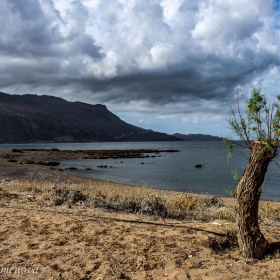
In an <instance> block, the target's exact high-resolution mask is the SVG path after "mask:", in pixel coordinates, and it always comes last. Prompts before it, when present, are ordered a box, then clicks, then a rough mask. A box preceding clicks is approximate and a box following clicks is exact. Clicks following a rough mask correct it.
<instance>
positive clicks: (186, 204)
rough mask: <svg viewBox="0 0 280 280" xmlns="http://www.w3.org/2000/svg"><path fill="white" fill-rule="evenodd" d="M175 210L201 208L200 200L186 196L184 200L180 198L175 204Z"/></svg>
mask: <svg viewBox="0 0 280 280" xmlns="http://www.w3.org/2000/svg"><path fill="white" fill-rule="evenodd" d="M174 206H175V208H178V209H179V210H186V209H188V210H193V209H195V208H196V207H198V206H199V199H198V198H197V197H192V196H190V195H186V196H184V197H182V198H179V199H178V200H176V201H175V202H174Z"/></svg>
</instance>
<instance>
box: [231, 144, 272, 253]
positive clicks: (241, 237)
mask: <svg viewBox="0 0 280 280" xmlns="http://www.w3.org/2000/svg"><path fill="white" fill-rule="evenodd" d="M270 153H271V151H270V150H269V149H267V148H265V146H264V144H262V143H260V142H254V143H253V147H252V151H251V155H250V158H249V161H248V163H247V166H246V169H245V171H244V174H243V177H242V178H241V180H240V181H239V183H238V186H237V190H236V194H237V202H238V211H237V227H238V243H239V248H240V251H241V254H242V256H243V257H246V258H255V259H262V258H263V257H264V255H265V251H266V249H267V247H268V242H267V240H266V239H265V238H264V236H263V234H262V233H261V231H260V228H259V223H258V209H259V200H260V195H261V187H262V183H263V181H264V177H265V173H266V171H267V167H268V164H269V162H270V161H271V157H270Z"/></svg>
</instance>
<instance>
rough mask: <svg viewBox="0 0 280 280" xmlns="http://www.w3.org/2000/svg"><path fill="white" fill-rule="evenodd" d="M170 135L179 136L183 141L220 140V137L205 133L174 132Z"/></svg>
mask: <svg viewBox="0 0 280 280" xmlns="http://www.w3.org/2000/svg"><path fill="white" fill-rule="evenodd" d="M172 136H175V137H177V138H180V139H182V140H184V141H222V138H221V137H218V136H212V135H206V134H180V133H174V134H172Z"/></svg>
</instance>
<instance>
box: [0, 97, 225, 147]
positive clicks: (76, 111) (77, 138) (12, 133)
mask: <svg viewBox="0 0 280 280" xmlns="http://www.w3.org/2000/svg"><path fill="white" fill-rule="evenodd" d="M184 140H185V141H188V140H189V141H200V140H208V141H209V140H221V138H219V137H214V136H211V135H203V134H189V135H185V134H180V133H175V134H173V135H169V134H166V133H161V132H155V131H153V130H149V129H143V128H141V127H137V126H134V125H131V124H128V123H126V122H124V121H123V120H121V119H120V118H119V117H118V116H116V115H115V114H113V113H112V112H110V111H109V110H108V109H107V107H106V106H105V105H101V104H96V105H91V104H87V103H83V102H78V101H77V102H69V101H66V100H64V99H62V98H59V97H54V96H48V95H34V94H26V95H10V94H7V93H4V92H0V143H36V142H94V141H117V142H124V141H184Z"/></svg>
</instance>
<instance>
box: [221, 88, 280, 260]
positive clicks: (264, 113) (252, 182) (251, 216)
mask: <svg viewBox="0 0 280 280" xmlns="http://www.w3.org/2000/svg"><path fill="white" fill-rule="evenodd" d="M245 102H246V110H244V112H243V111H242V110H241V108H240V102H239V96H238V99H237V107H236V108H235V107H233V106H231V107H230V112H231V117H230V118H229V119H228V120H227V121H228V123H229V126H230V129H231V130H232V131H233V132H234V134H236V135H237V136H238V137H239V140H242V141H241V143H240V142H236V141H233V140H231V139H229V138H225V139H224V141H225V142H226V143H227V149H228V152H229V156H231V155H232V153H233V147H234V145H238V146H242V147H244V148H246V149H250V150H251V152H250V157H249V159H248V163H247V166H246V168H245V170H244V173H243V176H242V178H241V179H240V180H239V182H238V185H237V188H236V198H237V218H236V222H237V229H238V243H239V248H240V251H241V254H242V256H243V257H246V258H255V259H262V258H263V257H264V255H265V252H266V249H267V248H268V246H269V243H268V241H267V240H266V239H265V237H264V236H263V234H262V233H261V231H260V228H259V223H258V209H259V200H260V196H261V192H262V184H263V181H264V178H265V174H266V171H267V168H268V165H269V163H270V162H271V161H275V159H276V157H277V154H278V151H279V144H280V142H279V137H280V96H277V97H276V98H275V99H274V100H271V101H269V102H268V101H267V100H266V98H265V96H264V95H262V94H261V88H256V87H252V91H251V97H250V98H249V99H248V100H246V101H245Z"/></svg>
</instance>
